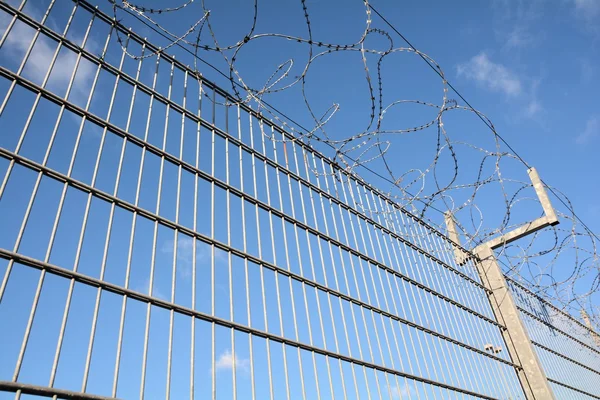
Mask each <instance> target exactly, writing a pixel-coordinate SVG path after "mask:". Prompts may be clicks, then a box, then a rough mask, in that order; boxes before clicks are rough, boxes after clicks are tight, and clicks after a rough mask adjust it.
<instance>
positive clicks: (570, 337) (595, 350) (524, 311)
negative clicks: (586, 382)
mask: <svg viewBox="0 0 600 400" xmlns="http://www.w3.org/2000/svg"><path fill="white" fill-rule="evenodd" d="M517 309H518V310H519V311H520V312H522V313H523V314H526V315H528V316H530V317H531V318H533V319H535V320H537V321H539V322H541V323H542V324H544V325H546V326H548V327H550V328H552V329H554V330H555V331H557V332H559V333H561V334H563V335H565V336H566V337H568V338H569V339H571V340H573V341H574V342H577V343H579V344H580V345H582V346H583V347H586V348H588V349H589V350H592V351H593V352H595V353H597V354H600V350H597V349H595V348H593V347H592V346H590V345H589V344H587V343H584V342H582V341H581V340H579V339H577V338H575V337H573V336H571V335H569V334H568V333H566V332H565V331H563V330H561V329H560V328H557V327H555V326H554V325H552V324H550V323H548V322H547V321H544V320H543V319H541V318H540V317H538V316H537V315H535V314H533V313H531V312H529V311H527V310H525V309H524V308H523V307H521V306H517Z"/></svg>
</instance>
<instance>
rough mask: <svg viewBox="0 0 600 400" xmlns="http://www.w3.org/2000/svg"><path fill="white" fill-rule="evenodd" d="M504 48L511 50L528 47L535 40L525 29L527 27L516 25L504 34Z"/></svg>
mask: <svg viewBox="0 0 600 400" xmlns="http://www.w3.org/2000/svg"><path fill="white" fill-rule="evenodd" d="M505 40H506V41H505V43H504V48H505V49H506V50H512V49H517V48H523V47H528V46H530V45H532V44H533V43H534V42H535V37H534V36H533V35H532V34H531V32H529V31H528V30H527V28H525V27H523V26H521V25H517V26H514V27H513V29H512V30H511V31H509V32H508V33H507V34H506V37H505Z"/></svg>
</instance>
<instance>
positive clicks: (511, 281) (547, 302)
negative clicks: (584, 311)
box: [504, 275, 600, 335]
mask: <svg viewBox="0 0 600 400" xmlns="http://www.w3.org/2000/svg"><path fill="white" fill-rule="evenodd" d="M504 277H505V278H506V280H507V281H509V282H510V284H511V285H515V286H517V287H518V288H519V289H521V290H523V291H524V292H525V293H527V294H529V295H530V296H532V297H535V298H536V300H538V301H540V302H542V303H544V305H546V306H548V307H550V308H552V309H553V310H554V311H556V312H558V313H560V314H562V315H563V316H564V317H567V318H569V319H570V320H571V322H573V323H575V324H577V325H579V326H580V327H581V328H583V329H585V330H586V331H588V332H589V333H590V334H593V335H600V334H598V333H597V332H596V331H594V330H593V329H591V328H590V327H589V326H586V325H584V324H583V323H582V322H581V321H579V320H577V319H576V318H574V317H573V316H572V315H570V314H568V313H566V312H564V311H563V310H561V309H560V308H558V307H556V306H555V305H554V304H552V303H550V302H549V301H547V300H546V299H544V298H543V297H541V296H540V295H539V294H536V293H533V292H532V291H531V290H529V289H528V288H526V287H525V286H523V285H522V284H521V283H519V282H517V281H515V280H514V279H513V278H511V277H510V276H508V275H505V276H504Z"/></svg>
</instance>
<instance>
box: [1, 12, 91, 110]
mask: <svg viewBox="0 0 600 400" xmlns="http://www.w3.org/2000/svg"><path fill="white" fill-rule="evenodd" d="M32 11H33V13H34V14H35V12H36V10H32ZM6 17H7V14H4V15H3V16H2V21H0V26H2V29H1V31H0V36H1V35H3V34H4V31H5V30H6V25H8V24H5V22H6V21H5V19H6ZM34 34H35V31H34V30H33V29H32V28H31V27H29V26H28V25H26V24H24V23H23V22H21V21H17V22H16V23H15V24H14V25H13V28H12V29H11V31H10V33H9V35H8V37H7V38H6V41H5V43H4V47H5V49H6V51H7V53H8V54H9V55H11V56H13V57H18V58H19V61H20V60H21V59H22V57H23V56H24V54H25V53H26V52H27V50H28V49H29V46H30V45H31V41H32V40H33V37H34ZM75 41H76V42H81V40H79V39H75ZM86 46H87V48H89V49H94V48H96V47H97V46H96V44H95V43H94V42H93V41H92V40H91V39H90V40H88V44H87V45H86ZM56 48H57V43H56V42H55V41H54V40H52V39H49V38H48V37H46V36H45V35H43V34H40V35H38V38H37V39H36V42H35V45H34V47H33V49H32V51H31V53H30V55H29V57H28V59H27V62H26V64H25V67H24V69H23V75H24V77H26V78H27V79H30V80H32V81H34V82H35V83H37V84H41V83H42V81H43V80H44V77H45V76H46V74H47V73H48V69H49V67H50V64H51V63H52V59H53V58H54V53H55V52H56ZM76 61H77V54H76V53H74V52H73V51H70V50H67V49H66V48H65V47H64V46H63V48H62V50H61V51H60V52H59V53H58V56H57V57H56V60H55V62H54V65H53V67H52V72H51V74H50V79H49V87H48V89H50V90H53V88H54V87H66V85H67V84H68V82H69V81H70V80H71V75H72V73H73V70H74V68H75V63H76ZM95 72H96V66H95V65H94V64H92V63H91V62H89V61H87V60H84V59H83V58H82V59H81V61H80V62H79V65H78V68H77V74H76V77H75V79H74V81H73V85H72V89H71V96H70V99H76V101H78V102H79V103H84V102H85V100H87V97H88V96H89V90H90V83H91V81H92V79H93V77H94V74H95Z"/></svg>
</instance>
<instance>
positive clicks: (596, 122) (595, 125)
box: [575, 117, 600, 144]
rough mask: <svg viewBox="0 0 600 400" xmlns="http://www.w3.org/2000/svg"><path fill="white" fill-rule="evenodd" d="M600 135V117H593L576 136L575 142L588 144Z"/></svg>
mask: <svg viewBox="0 0 600 400" xmlns="http://www.w3.org/2000/svg"><path fill="white" fill-rule="evenodd" d="M598 135H600V119H599V118H598V117H591V118H589V119H588V120H587V122H586V124H585V129H584V130H583V132H581V133H580V134H579V135H578V136H577V137H576V138H575V143H577V144H586V143H589V142H590V140H592V139H594V138H595V137H596V136H598Z"/></svg>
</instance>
